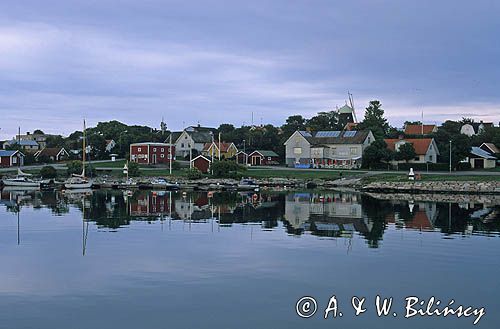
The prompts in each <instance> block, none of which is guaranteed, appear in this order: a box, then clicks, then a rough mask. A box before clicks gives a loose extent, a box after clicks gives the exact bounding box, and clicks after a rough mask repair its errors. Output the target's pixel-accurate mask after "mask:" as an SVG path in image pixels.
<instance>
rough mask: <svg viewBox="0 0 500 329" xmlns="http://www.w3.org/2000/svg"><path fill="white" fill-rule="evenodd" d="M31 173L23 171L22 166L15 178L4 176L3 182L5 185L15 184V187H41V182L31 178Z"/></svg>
mask: <svg viewBox="0 0 500 329" xmlns="http://www.w3.org/2000/svg"><path fill="white" fill-rule="evenodd" d="M30 176H31V174H26V173H23V172H22V171H21V169H20V168H18V169H17V176H16V177H14V178H4V179H3V184H4V185H5V186H15V187H40V182H38V181H35V180H33V179H31V178H29V177H30Z"/></svg>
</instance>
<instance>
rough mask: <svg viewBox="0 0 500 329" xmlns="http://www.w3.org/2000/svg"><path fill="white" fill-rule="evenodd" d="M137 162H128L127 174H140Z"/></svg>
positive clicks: (131, 175) (136, 175)
mask: <svg viewBox="0 0 500 329" xmlns="http://www.w3.org/2000/svg"><path fill="white" fill-rule="evenodd" d="M140 174H141V173H140V171H139V164H138V163H137V162H129V163H128V175H129V176H130V177H138V176H139V175H140Z"/></svg>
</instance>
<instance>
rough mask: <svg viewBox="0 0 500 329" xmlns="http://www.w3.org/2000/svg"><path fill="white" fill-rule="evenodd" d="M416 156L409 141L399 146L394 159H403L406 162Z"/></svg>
mask: <svg viewBox="0 0 500 329" xmlns="http://www.w3.org/2000/svg"><path fill="white" fill-rule="evenodd" d="M416 156H417V153H416V152H415V148H414V147H413V144H411V143H404V144H402V145H400V146H399V150H398V151H397V152H396V154H395V157H396V160H404V161H406V162H408V161H410V160H411V159H414V158H415V157H416Z"/></svg>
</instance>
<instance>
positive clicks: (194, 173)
mask: <svg viewBox="0 0 500 329" xmlns="http://www.w3.org/2000/svg"><path fill="white" fill-rule="evenodd" d="M186 177H187V178H188V179H200V178H202V177H203V174H202V173H201V171H199V170H198V168H191V169H188V170H187V172H186Z"/></svg>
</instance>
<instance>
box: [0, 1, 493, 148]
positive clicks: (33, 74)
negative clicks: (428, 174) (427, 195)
mask: <svg viewBox="0 0 500 329" xmlns="http://www.w3.org/2000/svg"><path fill="white" fill-rule="evenodd" d="M498 17H500V2H498V1H494V0H491V1H487V0H477V1H457V0H442V1H435V0H434V1H427V0H419V1H402V0H394V1H382V0H366V1H356V0H352V1H345V0H342V1H336V0H328V1H313V0H311V1H292V0H287V1H269V0H268V1H260V0H253V1H215V0H214V1H210V0H208V1H187V0H183V1H166V0H165V1H154V0H142V1H136V0H134V1H129V0H124V1H107V0H99V1H93V0H86V1H68V0H44V1H39V0H25V1H19V0H15V1H11V0H2V1H1V2H0V138H3V139H6V138H12V137H13V136H14V135H15V134H16V133H17V129H18V127H19V126H20V127H21V131H22V132H26V131H33V130H34V129H37V128H40V129H42V130H43V131H45V132H46V133H56V134H63V135H67V134H69V133H71V132H72V131H74V130H76V129H81V127H82V121H83V118H86V120H87V122H88V124H89V125H91V126H92V125H95V124H96V123H97V122H99V121H108V120H119V121H122V122H125V123H127V124H143V125H149V126H153V127H158V128H159V124H160V122H161V120H162V118H164V120H165V122H166V123H167V127H168V128H169V129H174V130H179V129H182V128H183V127H184V126H187V125H193V124H197V123H200V124H202V125H207V126H215V127H217V126H218V125H219V124H220V123H232V124H234V125H235V126H240V125H242V124H247V125H248V124H250V123H251V121H252V113H253V122H254V123H255V124H260V123H272V124H275V125H281V124H282V123H283V122H284V121H285V119H286V118H287V117H288V116H290V115H294V114H301V115H303V116H304V117H311V116H313V115H315V114H316V113H317V112H320V111H328V110H333V109H335V108H336V107H337V106H338V107H340V106H342V105H344V104H345V101H346V99H347V92H348V91H349V92H351V93H352V94H353V95H354V103H355V108H356V114H357V116H358V118H359V119H361V118H362V117H363V112H364V108H365V107H366V106H367V104H368V102H369V101H370V100H373V99H377V100H380V101H381V102H382V105H383V108H384V109H385V113H386V116H387V117H388V119H389V121H390V123H391V124H392V125H394V126H401V125H402V123H403V122H404V121H405V120H420V119H421V116H422V113H423V115H424V121H425V122H426V123H439V122H442V121H444V120H446V119H460V118H462V117H472V118H474V119H475V120H477V121H480V120H484V121H493V122H495V124H496V125H497V124H498V122H499V121H500V102H499V101H500V92H499V91H500V88H499V87H500V65H499V62H500V42H499V35H500V19H498Z"/></svg>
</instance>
